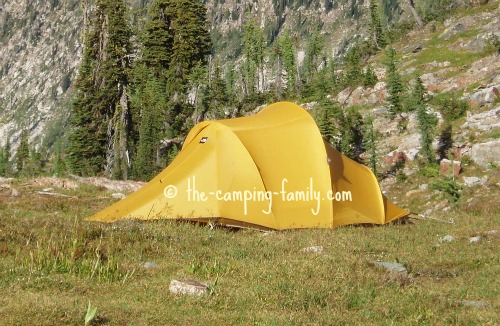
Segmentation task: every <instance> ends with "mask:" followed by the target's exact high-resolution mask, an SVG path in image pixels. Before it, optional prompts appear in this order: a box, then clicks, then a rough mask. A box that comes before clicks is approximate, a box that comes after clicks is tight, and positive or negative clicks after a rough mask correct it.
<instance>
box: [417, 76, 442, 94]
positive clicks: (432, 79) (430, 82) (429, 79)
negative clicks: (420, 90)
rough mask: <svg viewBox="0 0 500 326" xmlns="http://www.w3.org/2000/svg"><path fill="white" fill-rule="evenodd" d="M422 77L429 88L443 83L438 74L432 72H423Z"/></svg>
mask: <svg viewBox="0 0 500 326" xmlns="http://www.w3.org/2000/svg"><path fill="white" fill-rule="evenodd" d="M420 79H421V80H422V83H423V84H424V86H425V87H426V88H427V89H431V90H433V88H432V86H434V85H438V84H440V83H441V80H440V79H438V78H437V77H436V75H435V74H434V73H432V72H430V73H427V74H423V75H422V76H420Z"/></svg>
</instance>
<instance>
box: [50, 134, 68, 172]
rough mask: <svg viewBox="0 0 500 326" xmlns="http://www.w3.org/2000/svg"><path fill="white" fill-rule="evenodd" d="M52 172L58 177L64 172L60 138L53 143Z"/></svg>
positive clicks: (64, 164)
mask: <svg viewBox="0 0 500 326" xmlns="http://www.w3.org/2000/svg"><path fill="white" fill-rule="evenodd" d="M52 173H53V174H54V175H56V176H58V177H61V176H64V175H65V174H66V163H65V162H64V159H63V148H62V144H61V140H60V139H58V140H57V141H56V143H55V149H54V163H53V167H52Z"/></svg>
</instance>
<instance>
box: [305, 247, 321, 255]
mask: <svg viewBox="0 0 500 326" xmlns="http://www.w3.org/2000/svg"><path fill="white" fill-rule="evenodd" d="M301 251H302V252H312V253H315V254H321V253H323V251H324V249H323V247H322V246H311V247H306V248H302V250H301Z"/></svg>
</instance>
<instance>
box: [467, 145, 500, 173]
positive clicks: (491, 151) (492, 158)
mask: <svg viewBox="0 0 500 326" xmlns="http://www.w3.org/2000/svg"><path fill="white" fill-rule="evenodd" d="M471 158H472V160H473V161H474V162H476V164H477V165H479V166H481V167H483V168H488V167H489V166H490V164H494V165H497V166H498V165H500V140H494V141H489V142H486V143H480V144H474V145H472V149H471Z"/></svg>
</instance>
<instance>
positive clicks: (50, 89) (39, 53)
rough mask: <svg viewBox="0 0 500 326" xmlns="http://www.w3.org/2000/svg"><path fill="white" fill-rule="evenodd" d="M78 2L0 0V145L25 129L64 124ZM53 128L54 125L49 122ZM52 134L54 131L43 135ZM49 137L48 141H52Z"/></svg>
mask: <svg viewBox="0 0 500 326" xmlns="http://www.w3.org/2000/svg"><path fill="white" fill-rule="evenodd" d="M81 13H82V11H81V9H80V7H79V1H77V0H72V1H57V0H52V1H41V0H27V1H10V0H2V1H0V77H1V79H0V144H1V145H3V144H4V143H5V141H6V139H7V137H10V140H11V142H13V143H14V144H15V143H16V142H17V140H18V137H19V134H20V130H21V129H22V128H28V129H29V130H30V131H31V139H32V140H34V139H35V138H37V139H40V137H41V136H42V138H44V137H43V136H45V135H44V133H45V131H46V127H47V125H50V124H54V125H55V124H59V125H58V126H57V128H53V129H54V130H53V132H56V133H58V130H56V129H60V128H62V127H64V125H65V124H66V121H65V119H66V118H67V116H68V114H67V113H68V110H67V108H68V102H69V92H68V91H69V89H70V87H71V83H72V81H73V80H74V78H75V76H76V73H77V70H78V65H79V63H80V58H81V50H82V44H81V41H80V40H81V31H82V24H83V20H82V14H81ZM54 127H55V126H54ZM47 136H49V137H52V138H54V137H56V136H57V135H55V134H54V135H47ZM52 141H53V140H52Z"/></svg>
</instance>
